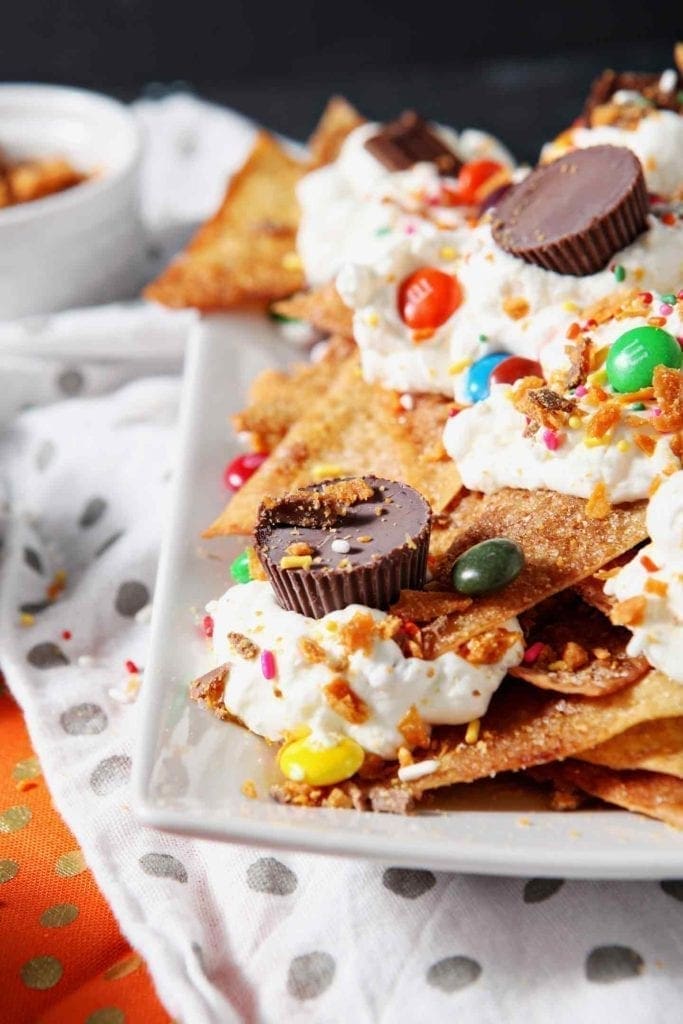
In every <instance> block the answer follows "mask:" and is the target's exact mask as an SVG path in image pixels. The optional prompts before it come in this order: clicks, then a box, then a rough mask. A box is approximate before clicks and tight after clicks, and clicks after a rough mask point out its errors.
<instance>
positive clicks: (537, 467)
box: [443, 384, 680, 504]
mask: <svg viewBox="0 0 683 1024" xmlns="http://www.w3.org/2000/svg"><path fill="white" fill-rule="evenodd" d="M513 390H514V389H513V387H511V386H510V385H507V384H494V385H493V387H492V388H491V393H490V395H489V397H488V398H486V399H485V400H484V401H483V402H479V403H477V404H476V405H473V406H470V407H469V408H468V409H464V410H463V411H462V412H460V413H459V414H458V415H457V416H455V417H452V418H450V419H449V420H448V421H447V423H446V426H445V428H444V435H443V443H444V447H445V449H446V451H447V452H448V454H449V455H450V457H451V458H452V459H454V460H455V462H456V465H457V467H458V471H459V473H460V476H461V478H462V482H463V484H464V486H465V487H467V488H468V489H470V490H473V491H483V492H484V493H485V494H491V493H492V492H494V491H498V490H500V489H501V488H503V487H517V488H521V489H523V490H531V491H534V490H537V489H539V488H544V489H547V490H551V491H558V492H559V493H560V494H572V495H574V496H575V497H577V498H590V497H591V495H592V494H593V492H594V490H595V488H596V486H597V485H598V484H604V486H605V490H606V496H607V497H608V499H609V501H610V502H612V503H613V504H618V503H620V502H625V501H639V500H640V499H642V498H647V496H648V494H649V492H650V489H651V487H652V484H653V481H654V480H655V478H656V477H658V476H660V475H661V474H662V473H665V472H670V471H671V470H672V469H678V467H679V466H680V460H679V459H678V458H677V457H676V456H675V455H674V454H673V452H672V451H671V444H670V442H671V435H667V434H658V433H657V432H656V431H655V430H654V429H653V427H652V426H651V425H650V424H651V418H650V415H649V412H648V410H644V411H643V414H636V413H634V414H633V416H634V417H636V418H638V419H639V420H642V425H641V426H639V427H638V428H634V427H633V426H632V425H629V424H628V423H627V422H626V420H625V419H622V420H621V421H620V422H619V423H618V424H617V425H616V426H615V427H614V428H613V429H612V430H611V431H610V434H609V437H608V439H606V440H605V443H597V444H594V445H593V444H590V442H589V443H588V444H587V443H586V442H587V435H586V419H588V418H589V417H590V415H591V414H593V413H595V412H596V408H595V406H590V405H588V404H587V402H586V401H585V400H581V401H579V402H578V403H577V406H578V409H579V410H581V411H582V412H584V413H585V417H586V419H584V420H582V421H581V423H580V425H577V426H575V427H573V426H570V425H569V424H566V425H564V426H563V427H562V429H561V430H560V431H546V430H544V429H543V428H542V427H541V428H540V429H539V430H538V431H537V432H536V433H534V434H530V435H528V436H525V429H526V425H527V423H526V418H525V416H524V415H523V414H522V413H521V412H519V411H518V410H517V409H516V408H515V406H514V404H513V402H512V394H513ZM636 433H637V434H638V435H639V437H646V438H648V439H650V440H651V442H652V446H653V448H652V452H651V454H648V453H646V452H645V451H644V450H643V449H642V448H641V447H639V446H638V444H637V443H636V442H635V440H634V434H636Z"/></svg>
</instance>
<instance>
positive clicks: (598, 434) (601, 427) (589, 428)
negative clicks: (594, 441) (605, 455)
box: [586, 401, 621, 438]
mask: <svg viewBox="0 0 683 1024" xmlns="http://www.w3.org/2000/svg"><path fill="white" fill-rule="evenodd" d="M620 417H621V406H620V405H619V403H618V402H609V401H608V402H603V403H602V405H601V406H600V407H599V408H598V409H597V410H596V411H595V412H594V413H593V415H592V416H591V417H590V419H589V420H588V421H587V423H586V437H594V438H603V437H605V435H607V434H609V432H610V431H611V430H613V429H614V427H615V426H616V425H617V423H618V422H619V419H620Z"/></svg>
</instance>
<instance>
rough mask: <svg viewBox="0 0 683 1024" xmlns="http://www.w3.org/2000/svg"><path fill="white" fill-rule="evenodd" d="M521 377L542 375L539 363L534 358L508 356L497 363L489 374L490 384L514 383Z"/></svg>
mask: <svg viewBox="0 0 683 1024" xmlns="http://www.w3.org/2000/svg"><path fill="white" fill-rule="evenodd" d="M522 377H543V370H542V369H541V364H540V363H537V362H536V361H535V360H534V359H525V358H524V357H523V356H510V358H509V359H504V360H503V361H502V363H498V366H496V368H495V370H494V371H493V373H492V374H491V383H492V384H514V383H515V381H516V380H521V378H522Z"/></svg>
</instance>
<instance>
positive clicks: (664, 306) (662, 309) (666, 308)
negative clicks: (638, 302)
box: [659, 302, 674, 316]
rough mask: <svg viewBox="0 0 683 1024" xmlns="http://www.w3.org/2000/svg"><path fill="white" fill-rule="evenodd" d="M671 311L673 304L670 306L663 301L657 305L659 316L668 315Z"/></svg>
mask: <svg viewBox="0 0 683 1024" xmlns="http://www.w3.org/2000/svg"><path fill="white" fill-rule="evenodd" d="M673 311H674V308H673V306H670V305H669V303H668V302H663V303H662V304H661V306H660V307H659V312H660V314H661V316H670V315H671V313H673Z"/></svg>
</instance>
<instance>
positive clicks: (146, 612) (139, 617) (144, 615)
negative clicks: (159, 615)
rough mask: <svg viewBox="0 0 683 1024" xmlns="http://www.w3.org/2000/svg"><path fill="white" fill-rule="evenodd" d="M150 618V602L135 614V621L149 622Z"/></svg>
mask: <svg viewBox="0 0 683 1024" xmlns="http://www.w3.org/2000/svg"><path fill="white" fill-rule="evenodd" d="M151 618H152V605H151V602H150V604H146V605H144V607H142V608H141V609H140V611H138V612H136V613H135V621H136V622H149V621H150V620H151Z"/></svg>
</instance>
